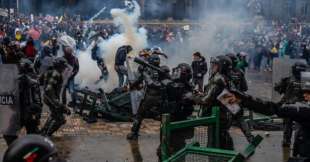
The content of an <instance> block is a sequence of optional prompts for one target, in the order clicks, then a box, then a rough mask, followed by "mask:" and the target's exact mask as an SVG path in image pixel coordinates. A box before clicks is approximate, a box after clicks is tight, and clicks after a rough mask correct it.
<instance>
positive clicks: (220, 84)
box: [195, 56, 234, 150]
mask: <svg viewBox="0 0 310 162" xmlns="http://www.w3.org/2000/svg"><path fill="white" fill-rule="evenodd" d="M231 70H232V61H231V59H230V58H229V57H227V56H217V57H215V58H211V74H210V78H209V82H208V84H207V85H206V87H205V93H204V94H203V95H202V96H200V97H198V98H196V99H195V102H196V103H198V104H201V105H202V114H201V115H202V116H208V115H210V114H211V108H212V107H214V106H218V107H220V143H219V148H221V149H228V150H233V141H232V138H231V136H230V135H229V132H228V130H229V129H230V127H231V125H232V116H233V114H232V113H231V112H230V111H229V110H228V109H227V108H226V107H225V106H223V104H221V102H220V101H219V100H218V99H217V97H218V96H219V95H220V94H221V93H222V92H223V91H224V90H225V89H228V90H229V89H231V88H232V87H234V85H233V83H232V82H231V80H230V79H229V75H230V72H231ZM213 131H214V127H212V126H211V127H208V146H209V147H216V144H215V140H214V137H212V134H213V133H212V132H213Z"/></svg>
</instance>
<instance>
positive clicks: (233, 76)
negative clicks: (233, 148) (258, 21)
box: [226, 54, 254, 142]
mask: <svg viewBox="0 0 310 162" xmlns="http://www.w3.org/2000/svg"><path fill="white" fill-rule="evenodd" d="M226 56H228V57H229V58H230V59H231V60H232V65H233V68H232V70H231V73H230V75H229V77H230V80H231V81H232V82H233V85H234V87H235V88H236V89H238V90H239V91H241V92H246V91H247V90H248V84H247V81H246V78H245V74H244V72H243V71H242V70H241V69H238V68H237V64H238V61H239V60H238V57H237V56H236V55H234V54H227V55H226ZM233 120H234V122H235V123H236V124H237V126H238V127H240V129H241V131H242V133H243V134H244V135H245V137H246V139H247V141H248V142H252V141H253V139H254V136H253V135H252V133H251V129H250V128H249V125H248V123H247V122H246V121H245V120H244V109H243V108H242V109H241V110H240V111H239V112H238V113H237V114H235V115H234V116H233Z"/></svg>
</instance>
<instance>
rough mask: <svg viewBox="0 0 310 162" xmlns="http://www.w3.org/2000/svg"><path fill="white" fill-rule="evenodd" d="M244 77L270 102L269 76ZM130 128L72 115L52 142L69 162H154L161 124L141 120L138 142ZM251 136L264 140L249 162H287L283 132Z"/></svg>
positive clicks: (238, 137)
mask: <svg viewBox="0 0 310 162" xmlns="http://www.w3.org/2000/svg"><path fill="white" fill-rule="evenodd" d="M247 76H248V78H249V91H248V93H249V94H252V95H254V96H256V97H260V98H263V99H266V100H270V99H271V94H272V93H271V88H272V86H271V77H270V76H271V74H270V73H252V72H251V73H249V74H248V75H247ZM46 116H47V114H46V113H45V114H43V120H44V119H46ZM130 127H131V123H127V122H109V121H104V120H99V121H98V122H97V123H94V124H88V123H86V122H85V121H83V120H82V119H81V117H79V116H78V115H76V114H73V115H71V116H69V117H68V118H67V123H66V125H65V126H63V127H62V129H61V130H60V131H58V132H57V133H56V134H55V136H54V137H52V140H53V141H54V142H55V143H56V146H57V148H58V150H59V151H60V155H61V157H63V158H65V159H67V160H68V161H69V162H141V161H145V162H156V161H157V155H156V149H157V147H158V145H159V127H160V123H159V122H158V121H154V120H150V119H147V120H144V122H143V124H142V129H141V136H140V137H139V141H138V142H129V141H127V140H126V134H127V133H129V132H130ZM205 130H206V128H199V129H197V131H202V133H204V134H205V133H206V132H205ZM230 132H231V134H232V136H233V138H234V144H235V148H236V149H237V150H238V151H242V150H243V149H244V148H245V147H246V145H247V142H246V140H245V137H244V136H243V134H242V133H241V131H240V130H239V129H238V128H232V129H231V130H230ZM22 134H23V133H22ZM254 134H260V135H262V136H264V137H265V138H264V140H263V142H262V143H261V144H260V146H259V147H258V148H257V150H256V152H255V154H254V155H253V157H251V159H250V160H249V162H262V161H264V162H284V161H285V160H286V159H287V157H288V155H289V154H288V153H289V149H283V148H282V147H281V139H282V132H264V131H254ZM265 134H270V135H269V136H265ZM200 138H202V139H203V137H200ZM5 149H6V146H5V143H4V141H3V140H2V139H1V138H0V159H2V156H3V153H4V151H5Z"/></svg>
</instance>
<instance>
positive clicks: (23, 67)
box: [19, 58, 33, 73]
mask: <svg viewBox="0 0 310 162" xmlns="http://www.w3.org/2000/svg"><path fill="white" fill-rule="evenodd" d="M19 70H20V72H21V73H28V72H33V63H32V61H30V60H29V59H26V58H22V59H21V60H20V61H19Z"/></svg>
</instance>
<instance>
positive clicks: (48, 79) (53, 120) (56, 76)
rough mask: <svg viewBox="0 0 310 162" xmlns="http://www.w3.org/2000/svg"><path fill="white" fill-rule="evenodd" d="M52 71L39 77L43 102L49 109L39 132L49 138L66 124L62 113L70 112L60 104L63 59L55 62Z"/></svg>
mask: <svg viewBox="0 0 310 162" xmlns="http://www.w3.org/2000/svg"><path fill="white" fill-rule="evenodd" d="M55 63H56V64H55V65H54V68H53V69H50V70H48V71H47V72H46V73H44V75H43V76H42V77H41V81H42V82H43V86H44V87H43V88H44V98H43V99H44V102H45V104H46V105H47V106H48V107H49V109H50V115H49V117H48V119H47V121H46V123H45V125H44V127H43V128H42V130H41V133H42V135H44V136H51V135H52V134H53V133H54V132H55V131H57V130H58V129H59V128H60V127H61V126H62V125H63V124H65V123H66V120H65V116H64V113H69V112H70V111H69V110H68V109H67V108H65V106H64V105H62V104H61V103H60V91H61V88H62V83H63V78H62V75H61V73H62V70H63V69H64V68H65V64H66V61H65V59H64V58H58V59H56V60H55Z"/></svg>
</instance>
